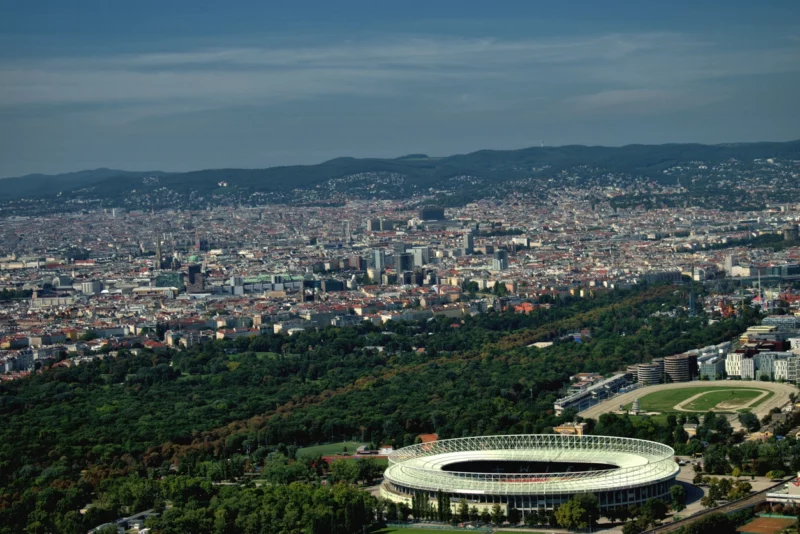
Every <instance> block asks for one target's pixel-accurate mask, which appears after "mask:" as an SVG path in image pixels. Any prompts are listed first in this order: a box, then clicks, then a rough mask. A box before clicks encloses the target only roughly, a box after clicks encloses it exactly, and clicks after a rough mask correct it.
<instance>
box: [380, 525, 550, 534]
mask: <svg viewBox="0 0 800 534" xmlns="http://www.w3.org/2000/svg"><path fill="white" fill-rule="evenodd" d="M491 531H492V529H491V528H469V529H467V528H457V529H456V528H447V527H442V526H439V525H430V526H427V527H385V528H382V529H380V530H376V531H374V532H373V534H435V533H437V532H444V533H450V532H462V533H463V532H491ZM526 534H538V533H536V532H530V531H526Z"/></svg>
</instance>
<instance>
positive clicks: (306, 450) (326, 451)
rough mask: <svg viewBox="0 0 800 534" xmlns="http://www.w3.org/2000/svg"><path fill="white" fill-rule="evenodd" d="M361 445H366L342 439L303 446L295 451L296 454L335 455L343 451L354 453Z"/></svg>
mask: <svg viewBox="0 0 800 534" xmlns="http://www.w3.org/2000/svg"><path fill="white" fill-rule="evenodd" d="M362 445H366V443H360V442H358V441H342V442H340V443H328V444H327V445H315V446H313V447H303V448H302V449H300V450H299V451H297V456H298V457H300V456H316V455H320V456H336V455H337V454H342V453H344V452H346V453H348V454H355V453H356V449H358V448H359V447H360V446H362ZM345 449H347V450H345Z"/></svg>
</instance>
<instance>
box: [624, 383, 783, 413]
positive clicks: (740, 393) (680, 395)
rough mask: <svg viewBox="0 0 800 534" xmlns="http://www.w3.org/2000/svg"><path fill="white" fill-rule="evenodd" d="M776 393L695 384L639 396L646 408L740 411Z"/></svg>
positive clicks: (654, 410) (682, 410)
mask: <svg viewBox="0 0 800 534" xmlns="http://www.w3.org/2000/svg"><path fill="white" fill-rule="evenodd" d="M772 395H774V393H773V392H772V391H768V390H766V389H758V388H750V387H747V388H744V387H735V386H732V387H730V388H725V389H722V388H714V389H703V388H702V387H698V386H692V387H686V388H679V389H664V390H661V391H654V392H652V393H648V394H647V395H644V396H642V397H640V398H639V406H640V408H641V409H642V410H643V411H645V412H699V413H704V412H708V411H715V412H737V411H743V410H749V409H751V408H754V407H756V406H758V405H759V404H761V403H762V402H764V401H765V400H767V399H768V398H769V397H771V396H772Z"/></svg>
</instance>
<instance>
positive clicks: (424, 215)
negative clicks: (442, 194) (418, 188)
mask: <svg viewBox="0 0 800 534" xmlns="http://www.w3.org/2000/svg"><path fill="white" fill-rule="evenodd" d="M419 218H420V219H421V220H423V221H443V220H444V208H442V207H439V206H425V207H423V208H420V210H419Z"/></svg>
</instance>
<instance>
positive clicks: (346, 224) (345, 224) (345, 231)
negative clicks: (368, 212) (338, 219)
mask: <svg viewBox="0 0 800 534" xmlns="http://www.w3.org/2000/svg"><path fill="white" fill-rule="evenodd" d="M342 234H343V236H344V240H345V242H346V243H350V242H351V241H353V235H352V234H351V233H350V221H344V222H343V223H342Z"/></svg>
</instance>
